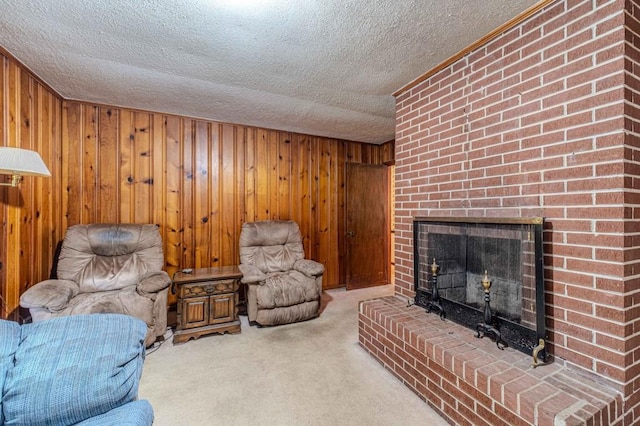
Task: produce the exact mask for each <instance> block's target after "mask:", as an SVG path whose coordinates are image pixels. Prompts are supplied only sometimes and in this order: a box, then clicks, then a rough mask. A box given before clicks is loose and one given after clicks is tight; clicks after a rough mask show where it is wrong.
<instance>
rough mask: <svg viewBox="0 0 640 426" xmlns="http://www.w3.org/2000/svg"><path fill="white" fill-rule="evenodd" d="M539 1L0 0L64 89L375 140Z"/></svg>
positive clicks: (32, 52) (4, 26)
mask: <svg viewBox="0 0 640 426" xmlns="http://www.w3.org/2000/svg"><path fill="white" fill-rule="evenodd" d="M535 3H536V0H482V1H476V0H474V1H469V0H423V1H419V0H413V1H410V0H403V1H400V0H398V1H395V0H388V1H381V0H316V1H312V0H306V1H304V0H255V1H253V4H250V2H249V1H248V0H136V1H132V0H55V1H53V0H0V46H2V47H4V48H5V49H6V50H7V51H8V52H10V53H11V54H12V55H13V56H15V57H16V58H18V59H19V60H20V61H21V62H23V63H24V64H25V65H26V66H27V67H28V68H30V69H31V70H32V71H33V72H34V73H35V74H36V75H38V76H39V77H40V78H41V79H42V80H44V81H45V82H47V83H48V84H49V85H50V86H51V87H53V88H54V89H55V90H57V91H58V92H59V93H60V94H61V95H62V96H63V97H65V98H68V99H77V100H82V101H89V102H96V103H102V104H108V105H118V106H125V107H131V108H140V109H145V110H151V111H158V112H166V113H173V114H179V115H186V116H192V117H199V118H206V119H211V120H218V121H224V122H231V123H238V124H245V125H254V126H260V127H266V128H272V129H280V130H289V131H294V132H301V133H308V134H313V135H319V136H329V137H335V138H340V139H348V140H355V141H362V142H370V143H382V142H386V141H388V140H391V139H393V138H394V123H395V107H394V99H393V96H392V93H393V92H394V91H396V90H398V89H399V88H401V87H402V86H404V85H405V84H407V83H409V82H410V81H412V80H414V79H415V78H417V77H419V76H420V75H421V74H423V73H425V72H426V71H428V70H429V69H431V68H433V67H434V66H436V65H438V64H439V63H441V62H443V61H444V60H446V59H447V58H449V57H451V56H452V55H454V54H455V53H457V52H458V51H460V50H462V49H463V48H465V47H466V46H468V45H470V44H471V43H473V42H475V41H476V40H478V39H480V38H482V37H483V36H484V35H486V34H487V33H489V32H491V31H492V30H494V29H495V28H497V27H498V26H500V25H502V24H503V23H505V22H507V21H508V20H510V19H511V18H513V17H514V16H516V15H518V14H519V13H520V12H522V11H524V10H525V9H527V8H528V7H530V6H532V5H533V4H535Z"/></svg>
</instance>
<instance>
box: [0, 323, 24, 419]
mask: <svg viewBox="0 0 640 426" xmlns="http://www.w3.org/2000/svg"><path fill="white" fill-rule="evenodd" d="M19 343H20V325H19V324H18V323H17V322H13V321H5V320H0V425H3V424H4V416H3V415H2V413H3V410H2V395H4V389H5V386H4V383H5V380H6V378H7V373H8V372H9V370H10V369H11V368H12V367H13V363H14V356H15V353H16V349H18V344H19Z"/></svg>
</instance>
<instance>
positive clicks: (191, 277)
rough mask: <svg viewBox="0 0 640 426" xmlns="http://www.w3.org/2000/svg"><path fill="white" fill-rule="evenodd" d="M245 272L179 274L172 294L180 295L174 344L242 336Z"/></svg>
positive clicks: (217, 270) (229, 268)
mask: <svg viewBox="0 0 640 426" xmlns="http://www.w3.org/2000/svg"><path fill="white" fill-rule="evenodd" d="M241 278H242V272H240V270H239V269H238V267H237V266H223V267H219V268H199V269H194V270H193V271H192V272H191V273H189V274H187V273H185V272H182V271H181V272H176V274H175V275H174V276H173V286H172V291H173V292H174V293H177V295H178V303H177V311H178V312H177V325H176V331H175V333H174V334H173V343H174V344H176V343H184V342H186V341H188V340H189V339H191V338H193V339H197V338H199V337H200V336H202V335H205V334H211V333H220V334H223V333H240V320H239V319H238V290H239V288H240V279H241Z"/></svg>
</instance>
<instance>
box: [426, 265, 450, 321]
mask: <svg viewBox="0 0 640 426" xmlns="http://www.w3.org/2000/svg"><path fill="white" fill-rule="evenodd" d="M438 268H439V266H438V264H437V263H436V258H435V257H434V258H433V263H432V264H431V278H432V283H431V300H430V301H429V302H427V312H428V313H431V309H432V308H436V309H438V310H439V311H440V319H441V320H442V321H444V319H445V317H446V316H447V314H446V313H445V311H444V307H443V306H442V300H441V299H440V293H439V292H438Z"/></svg>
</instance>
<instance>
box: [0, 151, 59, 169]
mask: <svg viewBox="0 0 640 426" xmlns="http://www.w3.org/2000/svg"><path fill="white" fill-rule="evenodd" d="M0 174H6V175H20V176H51V173H50V172H49V169H47V166H46V165H45V164H44V161H42V157H40V154H38V153H37V152H35V151H30V150H28V149H22V148H13V147H6V146H3V147H0Z"/></svg>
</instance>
